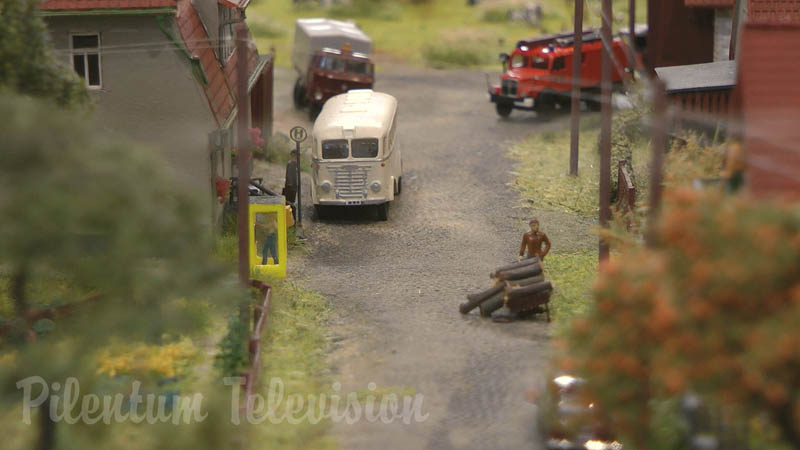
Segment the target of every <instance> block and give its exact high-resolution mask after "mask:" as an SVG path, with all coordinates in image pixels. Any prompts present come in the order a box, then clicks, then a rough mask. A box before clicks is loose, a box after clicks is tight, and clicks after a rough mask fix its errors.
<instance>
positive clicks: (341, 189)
mask: <svg viewBox="0 0 800 450" xmlns="http://www.w3.org/2000/svg"><path fill="white" fill-rule="evenodd" d="M329 169H330V171H331V173H332V174H333V188H334V190H335V192H336V198H341V199H363V198H365V197H366V196H367V177H368V175H369V166H362V165H357V164H344V165H341V166H329Z"/></svg>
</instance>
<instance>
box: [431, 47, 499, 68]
mask: <svg viewBox="0 0 800 450" xmlns="http://www.w3.org/2000/svg"><path fill="white" fill-rule="evenodd" d="M422 54H423V57H424V58H425V63H426V64H427V65H428V66H430V67H434V68H439V69H441V68H446V67H471V66H480V65H483V64H489V63H490V62H491V61H492V58H491V55H490V54H489V52H487V51H484V50H483V49H482V48H481V46H480V45H475V44H474V43H472V45H470V43H461V44H450V43H440V44H433V45H427V46H425V47H424V48H423V49H422Z"/></svg>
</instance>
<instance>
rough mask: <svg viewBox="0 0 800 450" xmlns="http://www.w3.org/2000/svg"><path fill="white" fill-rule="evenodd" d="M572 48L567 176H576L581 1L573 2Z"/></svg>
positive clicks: (581, 28) (578, 135) (581, 44)
mask: <svg viewBox="0 0 800 450" xmlns="http://www.w3.org/2000/svg"><path fill="white" fill-rule="evenodd" d="M573 39H574V43H573V47H572V105H571V107H570V111H571V114H572V117H571V119H572V123H571V127H570V141H569V174H570V175H572V176H576V175H578V151H579V150H578V143H579V139H580V124H581V50H582V48H583V0H575V36H574V38H573Z"/></svg>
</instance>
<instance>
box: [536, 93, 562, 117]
mask: <svg viewBox="0 0 800 450" xmlns="http://www.w3.org/2000/svg"><path fill="white" fill-rule="evenodd" d="M533 106H534V109H535V110H536V112H537V113H538V114H540V115H548V114H552V113H553V111H555V109H556V102H555V98H554V96H553V95H550V94H546V93H541V94H539V96H538V97H537V98H536V101H535V103H534V105H533Z"/></svg>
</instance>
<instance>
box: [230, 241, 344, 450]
mask: <svg viewBox="0 0 800 450" xmlns="http://www.w3.org/2000/svg"><path fill="white" fill-rule="evenodd" d="M294 230H295V229H294V227H291V228H289V233H288V236H287V238H288V246H289V258H290V259H291V258H292V257H299V256H300V255H302V254H304V253H306V252H307V251H308V248H307V246H306V245H305V243H304V242H303V241H300V240H298V239H297V238H296V237H295V232H294ZM215 253H216V256H217V257H218V258H219V259H220V260H222V261H225V262H227V263H229V264H230V265H231V266H233V265H235V264H236V260H237V259H236V258H237V256H236V255H237V240H236V235H234V234H227V235H220V236H218V237H217V247H216V252H215ZM270 285H271V286H272V287H273V292H272V299H271V301H272V303H271V305H270V309H269V315H268V317H267V323H266V329H265V332H264V338H263V340H262V354H261V357H262V358H261V360H262V361H263V366H262V371H261V378H260V380H261V381H260V384H261V387H260V391H259V392H260V393H261V394H262V395H263V396H264V397H265V398H266V395H267V392H268V388H269V382H270V379H272V378H273V377H275V378H277V379H280V380H281V382H282V383H283V385H284V389H285V391H286V394H287V395H288V394H299V395H301V396H302V397H303V398H308V396H314V397H317V396H319V395H320V394H322V393H325V394H326V395H330V394H331V389H332V387H331V386H332V383H333V380H332V379H331V378H330V375H329V373H330V372H329V368H328V364H327V360H326V357H325V356H326V353H325V351H326V350H325V349H326V346H327V338H326V332H327V328H326V320H327V316H328V311H329V310H328V303H327V301H326V300H325V298H323V297H322V296H321V295H319V294H318V293H316V292H314V291H311V290H309V289H306V288H304V287H302V286H301V285H300V284H297V283H294V282H292V281H289V280H285V279H283V280H279V279H273V280H270ZM329 427H330V422H329V421H322V422H320V423H317V424H312V423H309V422H308V421H302V422H301V423H299V424H290V423H288V422H286V421H284V422H281V423H278V424H271V423H269V422H266V423H264V424H261V425H256V426H254V427H252V429H251V430H250V433H251V436H252V437H251V439H252V442H256V443H258V446H257V447H253V448H265V449H267V448H281V449H335V448H337V447H336V443H335V441H333V440H332V438H331V437H329V436H327V435H326V433H327V430H328V428H329Z"/></svg>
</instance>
